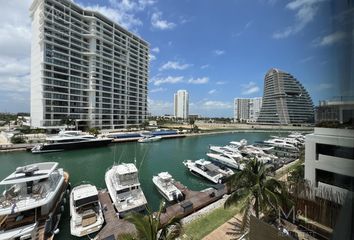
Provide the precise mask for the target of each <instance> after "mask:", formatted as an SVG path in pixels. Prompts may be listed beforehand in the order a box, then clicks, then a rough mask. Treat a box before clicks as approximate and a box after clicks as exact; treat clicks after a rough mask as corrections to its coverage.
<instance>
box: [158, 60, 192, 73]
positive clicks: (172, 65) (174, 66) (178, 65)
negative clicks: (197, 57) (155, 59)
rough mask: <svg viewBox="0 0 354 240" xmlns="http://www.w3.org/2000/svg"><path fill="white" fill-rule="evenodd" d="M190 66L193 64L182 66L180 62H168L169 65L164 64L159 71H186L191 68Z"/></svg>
mask: <svg viewBox="0 0 354 240" xmlns="http://www.w3.org/2000/svg"><path fill="white" fill-rule="evenodd" d="M190 66H192V65H191V64H182V63H179V62H175V61H168V62H167V63H165V64H163V65H162V66H161V67H160V68H159V70H160V71H163V70H170V69H173V70H184V69H186V68H189V67H190Z"/></svg>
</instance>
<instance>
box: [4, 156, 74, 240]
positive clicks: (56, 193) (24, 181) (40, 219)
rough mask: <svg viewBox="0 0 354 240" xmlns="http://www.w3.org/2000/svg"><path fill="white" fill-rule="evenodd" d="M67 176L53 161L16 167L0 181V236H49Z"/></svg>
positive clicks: (55, 227)
mask: <svg viewBox="0 0 354 240" xmlns="http://www.w3.org/2000/svg"><path fill="white" fill-rule="evenodd" d="M68 182H69V175H68V174H67V173H66V172H64V170H63V169H62V168H58V163H56V162H43V163H36V164H30V165H26V166H23V167H18V168H17V169H16V170H15V171H14V172H13V173H11V174H10V175H9V176H8V177H6V178H5V179H4V180H2V181H1V182H0V186H1V187H3V188H4V189H5V190H4V192H3V195H2V196H1V197H0V239H2V240H10V239H11V240H14V239H31V240H35V239H52V238H53V236H54V234H55V233H57V232H58V231H59V230H58V224H59V221H60V218H61V211H63V210H64V202H65V200H64V198H65V194H66V190H67V187H68Z"/></svg>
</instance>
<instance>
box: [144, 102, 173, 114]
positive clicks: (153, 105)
mask: <svg viewBox="0 0 354 240" xmlns="http://www.w3.org/2000/svg"><path fill="white" fill-rule="evenodd" d="M148 109H149V111H150V112H151V113H152V114H153V115H163V114H170V113H172V111H173V103H172V102H167V101H162V100H153V99H150V98H148Z"/></svg>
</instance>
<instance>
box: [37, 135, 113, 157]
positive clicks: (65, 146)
mask: <svg viewBox="0 0 354 240" xmlns="http://www.w3.org/2000/svg"><path fill="white" fill-rule="evenodd" d="M111 142H112V139H111V138H96V137H95V136H93V135H89V134H84V133H82V132H81V131H64V130H62V131H60V132H59V134H58V135H56V136H53V137H49V138H47V139H46V142H45V143H41V144H37V145H36V146H34V147H33V148H32V149H31V151H32V153H46V152H58V151H64V150H73V149H82V148H91V147H102V146H107V145H108V144H109V143H111Z"/></svg>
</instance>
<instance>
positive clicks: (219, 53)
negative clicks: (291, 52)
mask: <svg viewBox="0 0 354 240" xmlns="http://www.w3.org/2000/svg"><path fill="white" fill-rule="evenodd" d="M214 54H215V55H217V56H220V55H223V54H225V51H224V50H220V49H216V50H214Z"/></svg>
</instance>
